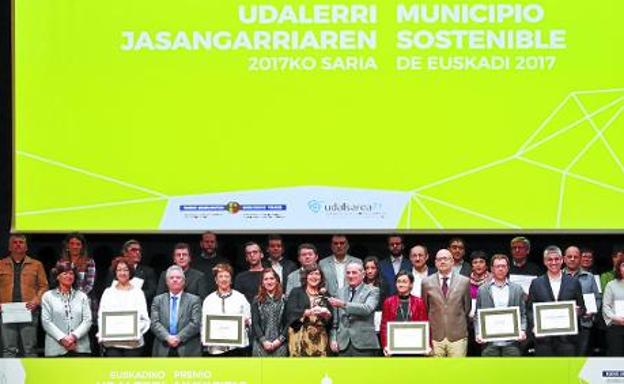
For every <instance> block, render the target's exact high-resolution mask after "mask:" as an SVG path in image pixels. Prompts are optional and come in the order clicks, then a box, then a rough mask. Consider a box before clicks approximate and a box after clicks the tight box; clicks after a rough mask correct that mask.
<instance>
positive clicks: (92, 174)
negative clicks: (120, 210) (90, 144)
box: [15, 151, 169, 217]
mask: <svg viewBox="0 0 624 384" xmlns="http://www.w3.org/2000/svg"><path fill="white" fill-rule="evenodd" d="M15 153H16V154H17V155H19V156H24V157H28V158H30V159H33V160H37V161H40V162H42V163H45V164H48V165H51V166H54V167H58V168H62V169H66V170H69V171H72V172H76V173H80V174H82V175H85V176H89V177H93V178H95V179H98V180H102V181H106V182H109V183H113V184H116V185H119V186H122V187H124V188H128V189H133V190H137V191H141V192H144V193H147V194H149V195H153V196H154V197H151V198H143V199H130V200H120V201H115V202H102V203H97V204H88V205H77V206H71V207H57V208H47V209H41V210H34V211H23V212H17V213H16V214H15V216H20V217H21V216H31V215H40V214H45V213H54V212H70V211H80V210H86V209H95V208H102V207H113V206H119V205H128V204H141V203H147V202H152V201H158V200H164V199H168V198H169V197H168V196H167V195H165V194H164V193H161V192H158V191H155V190H153V189H148V188H145V187H142V186H139V185H136V184H132V183H128V182H126V181H123V180H120V179H117V178H114V177H110V176H106V175H102V174H99V173H95V172H92V171H89V170H86V169H83V168H79V167H75V166H73V165H69V164H66V163H62V162H60V161H56V160H52V159H48V158H45V157H42V156H39V155H35V154H32V153H29V152H24V151H16V152H15Z"/></svg>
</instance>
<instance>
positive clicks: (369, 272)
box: [364, 256, 389, 311]
mask: <svg viewBox="0 0 624 384" xmlns="http://www.w3.org/2000/svg"><path fill="white" fill-rule="evenodd" d="M364 284H368V285H370V286H371V287H377V288H378V289H379V302H378V303H377V308H375V310H376V311H380V310H381V306H382V305H383V302H384V300H386V297H388V291H389V289H388V283H387V282H386V281H385V280H384V279H383V277H381V272H380V269H379V259H378V258H377V257H376V256H367V257H366V258H365V259H364Z"/></svg>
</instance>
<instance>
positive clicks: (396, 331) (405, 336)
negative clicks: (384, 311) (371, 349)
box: [387, 321, 429, 355]
mask: <svg viewBox="0 0 624 384" xmlns="http://www.w3.org/2000/svg"><path fill="white" fill-rule="evenodd" d="M387 327H388V328H387V330H388V353H389V354H391V355H401V354H412V355H424V354H427V353H429V322H428V321H407V322H404V321H390V322H388V323H387Z"/></svg>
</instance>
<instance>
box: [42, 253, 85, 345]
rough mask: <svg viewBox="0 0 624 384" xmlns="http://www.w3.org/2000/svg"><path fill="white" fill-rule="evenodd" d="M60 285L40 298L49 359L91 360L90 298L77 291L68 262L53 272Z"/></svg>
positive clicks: (73, 271) (72, 271)
mask: <svg viewBox="0 0 624 384" xmlns="http://www.w3.org/2000/svg"><path fill="white" fill-rule="evenodd" d="M52 277H53V278H54V279H55V280H56V281H57V282H58V285H57V287H56V288H54V289H50V290H49V291H47V292H46V293H44V294H43V296H42V298H41V325H42V326H43V329H44V331H45V333H46V336H45V355H46V356H67V357H78V356H89V355H90V354H91V347H90V345H89V329H90V328H91V308H90V305H89V298H88V297H87V295H86V294H84V293H83V292H81V291H79V290H77V289H75V288H74V282H75V281H76V271H75V270H74V268H73V267H72V265H71V263H70V262H68V261H59V262H58V263H56V266H55V267H54V268H53V269H52Z"/></svg>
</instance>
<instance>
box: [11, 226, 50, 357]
mask: <svg viewBox="0 0 624 384" xmlns="http://www.w3.org/2000/svg"><path fill="white" fill-rule="evenodd" d="M27 251H28V242H27V241H26V236H25V235H23V234H18V233H14V234H12V235H10V236H9V255H8V256H7V257H5V258H4V259H2V260H0V311H1V312H2V332H1V334H2V343H1V344H2V346H3V347H2V357H12V358H15V357H18V354H19V353H20V352H22V353H23V354H24V357H37V351H36V348H37V326H38V324H39V306H40V305H41V296H42V295H43V294H44V293H45V291H47V290H48V279H47V278H46V273H45V271H44V269H43V265H42V264H41V262H39V261H37V260H35V259H33V258H31V257H29V256H27V255H26V252H27ZM20 346H21V347H22V350H21V351H20Z"/></svg>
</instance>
